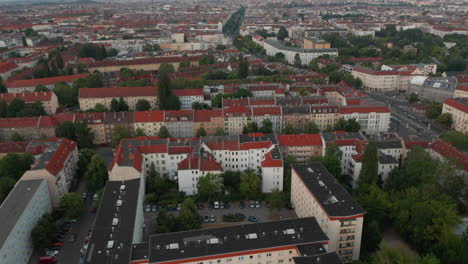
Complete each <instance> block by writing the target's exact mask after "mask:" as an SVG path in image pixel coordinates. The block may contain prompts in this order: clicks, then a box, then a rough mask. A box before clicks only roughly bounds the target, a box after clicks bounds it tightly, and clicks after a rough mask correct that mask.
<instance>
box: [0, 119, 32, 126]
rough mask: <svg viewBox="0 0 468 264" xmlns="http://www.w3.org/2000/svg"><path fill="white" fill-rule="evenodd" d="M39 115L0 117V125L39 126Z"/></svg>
mask: <svg viewBox="0 0 468 264" xmlns="http://www.w3.org/2000/svg"><path fill="white" fill-rule="evenodd" d="M38 120H39V117H16V118H0V127H3V128H9V127H37V122H38Z"/></svg>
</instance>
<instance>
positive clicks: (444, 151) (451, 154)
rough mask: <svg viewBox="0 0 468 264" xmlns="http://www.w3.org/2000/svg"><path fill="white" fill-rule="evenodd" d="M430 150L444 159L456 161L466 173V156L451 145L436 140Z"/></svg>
mask: <svg viewBox="0 0 468 264" xmlns="http://www.w3.org/2000/svg"><path fill="white" fill-rule="evenodd" d="M431 148H432V149H433V150H434V151H436V152H437V153H439V154H440V155H442V156H443V157H445V158H452V159H456V160H457V161H458V162H459V163H460V164H461V165H462V166H463V167H464V168H465V170H466V171H468V154H466V153H463V152H462V151H460V150H459V149H457V148H456V147H454V146H452V145H451V144H449V143H447V142H445V141H443V140H442V139H438V140H437V141H436V142H434V143H433V144H432V145H431Z"/></svg>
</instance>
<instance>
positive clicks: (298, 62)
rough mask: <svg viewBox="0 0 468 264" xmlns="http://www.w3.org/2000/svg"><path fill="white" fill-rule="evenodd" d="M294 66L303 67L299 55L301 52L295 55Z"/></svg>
mask: <svg viewBox="0 0 468 264" xmlns="http://www.w3.org/2000/svg"><path fill="white" fill-rule="evenodd" d="M294 67H298V68H300V67H302V61H301V56H299V53H296V55H295V56H294Z"/></svg>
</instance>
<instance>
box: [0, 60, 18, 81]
mask: <svg viewBox="0 0 468 264" xmlns="http://www.w3.org/2000/svg"><path fill="white" fill-rule="evenodd" d="M17 68H18V65H17V64H16V63H14V62H12V61H0V77H1V78H2V79H3V80H6V79H8V77H9V76H10V74H11V73H12V72H13V71H14V70H16V69H17Z"/></svg>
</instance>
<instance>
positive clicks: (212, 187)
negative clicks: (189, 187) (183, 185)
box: [197, 173, 223, 201]
mask: <svg viewBox="0 0 468 264" xmlns="http://www.w3.org/2000/svg"><path fill="white" fill-rule="evenodd" d="M197 189H198V194H199V195H200V197H203V198H205V199H208V201H211V199H212V198H213V197H214V195H216V193H217V192H220V191H221V190H222V189H223V179H222V178H221V176H220V175H219V174H213V173H208V174H206V175H203V176H200V177H199V178H198V183H197Z"/></svg>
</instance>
